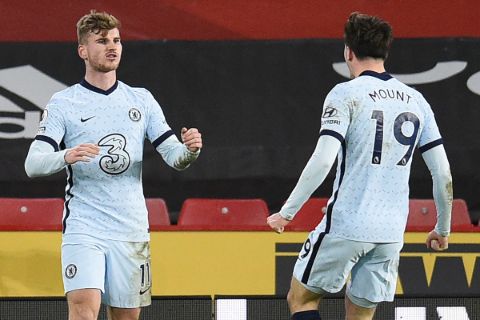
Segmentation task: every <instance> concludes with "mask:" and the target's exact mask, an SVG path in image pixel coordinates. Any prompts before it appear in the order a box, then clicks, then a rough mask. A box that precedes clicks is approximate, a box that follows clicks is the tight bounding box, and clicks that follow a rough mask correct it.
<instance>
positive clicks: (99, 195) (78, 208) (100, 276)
mask: <svg viewBox="0 0 480 320" xmlns="http://www.w3.org/2000/svg"><path fill="white" fill-rule="evenodd" d="M119 29H120V22H119V20H117V19H116V18H115V17H114V16H112V15H110V14H108V13H105V12H96V11H95V10H92V11H91V12H90V13H89V14H86V15H85V16H83V17H82V18H80V20H79V21H78V23H77V35H78V54H79V56H80V58H81V59H83V60H84V61H85V68H86V71H85V78H84V79H83V80H82V81H81V82H80V83H78V84H75V85H73V86H71V87H69V88H67V89H65V90H63V91H61V92H58V93H56V94H54V95H53V97H52V98H51V100H50V102H49V103H48V105H47V107H46V109H45V111H44V113H43V116H42V120H41V122H40V125H39V130H38V134H37V136H36V138H35V140H34V141H33V142H32V144H31V146H30V149H29V152H28V155H27V158H26V161H25V170H26V172H27V174H28V176H30V177H39V176H46V175H50V174H53V173H55V172H58V171H60V170H62V169H63V168H66V171H67V186H66V196H65V210H64V214H63V239H62V267H63V282H64V287H65V292H66V295H67V300H68V307H69V319H70V320H76V319H97V316H98V313H99V308H100V304H101V302H103V303H105V304H106V305H107V306H108V307H107V312H108V316H109V319H114V320H126V319H129V320H130V319H138V318H139V315H140V307H143V306H147V305H149V304H150V303H151V292H150V291H151V290H150V288H151V285H152V282H151V277H150V270H151V267H150V251H149V239H150V237H149V232H148V217H147V209H146V205H145V199H144V195H143V189H142V158H143V145H144V140H145V139H148V140H149V141H150V142H151V143H152V145H153V146H154V147H155V149H156V150H157V151H158V152H159V153H160V154H161V156H162V157H163V159H164V160H165V162H166V163H167V164H168V165H170V166H171V167H173V168H175V169H178V170H183V169H185V168H187V167H188V166H189V165H190V164H191V163H192V162H193V161H194V160H195V159H196V158H197V157H198V155H199V152H200V148H202V138H201V134H200V133H199V132H198V130H197V129H195V128H191V129H187V128H182V130H181V138H182V142H183V143H181V142H180V141H179V140H178V139H177V137H176V136H175V134H174V133H173V131H172V130H171V129H170V127H169V126H168V124H167V122H166V120H165V117H164V115H163V112H162V109H161V108H160V106H159V104H158V103H157V101H156V100H155V99H154V97H153V96H152V94H151V93H150V92H149V91H147V90H146V89H143V88H133V87H130V86H128V85H126V84H125V83H123V82H121V81H118V80H117V77H116V70H117V68H118V66H119V63H120V58H121V55H122V43H121V41H120V32H119Z"/></svg>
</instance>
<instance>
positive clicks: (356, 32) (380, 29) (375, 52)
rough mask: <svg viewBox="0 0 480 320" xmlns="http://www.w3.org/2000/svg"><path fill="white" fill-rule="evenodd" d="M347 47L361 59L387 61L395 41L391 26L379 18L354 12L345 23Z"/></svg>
mask: <svg viewBox="0 0 480 320" xmlns="http://www.w3.org/2000/svg"><path fill="white" fill-rule="evenodd" d="M344 37H345V45H346V46H347V47H349V48H350V49H351V50H352V51H353V52H354V53H355V55H356V56H357V58H359V59H363V58H367V57H371V58H377V59H378V58H381V59H383V60H385V59H386V58H387V56H388V51H389V50H390V45H391V44H392V41H393V32H392V27H391V26H390V24H389V23H388V22H386V21H384V20H382V19H380V18H378V17H375V16H369V15H367V14H362V13H359V12H353V13H351V14H350V16H349V17H348V20H347V22H346V23H345V31H344Z"/></svg>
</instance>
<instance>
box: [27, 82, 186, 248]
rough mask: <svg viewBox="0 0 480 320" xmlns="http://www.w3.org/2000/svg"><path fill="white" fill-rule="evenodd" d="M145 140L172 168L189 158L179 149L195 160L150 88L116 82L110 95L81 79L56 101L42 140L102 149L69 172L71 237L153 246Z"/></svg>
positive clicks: (67, 220) (47, 113)
mask: <svg viewBox="0 0 480 320" xmlns="http://www.w3.org/2000/svg"><path fill="white" fill-rule="evenodd" d="M145 139H148V140H149V141H150V142H151V143H152V144H153V146H154V147H155V148H156V149H157V150H158V151H159V152H160V153H161V154H162V156H163V157H164V159H165V160H166V161H167V162H168V163H169V164H170V165H171V166H173V167H175V166H176V164H178V162H179V161H181V159H182V158H181V156H178V151H180V154H181V155H187V156H188V154H189V152H188V150H187V149H186V147H185V146H184V145H183V144H181V143H180V142H179V141H178V139H177V138H176V137H175V135H174V133H173V132H172V130H171V129H170V127H169V126H168V124H167V122H166V121H165V117H164V115H163V112H162V109H161V108H160V106H159V104H158V103H157V102H156V101H155V99H154V98H153V96H152V95H151V94H150V92H149V91H147V90H146V89H141V88H132V87H130V86H128V85H126V84H124V83H122V82H120V81H117V82H116V84H115V85H114V86H113V87H112V88H111V89H109V90H107V91H104V90H101V89H98V88H96V87H93V86H92V85H90V84H89V83H87V82H86V81H82V82H81V83H80V84H76V85H73V86H71V87H69V88H67V89H65V90H63V91H60V92H58V93H56V94H55V95H54V96H53V97H52V99H51V100H50V102H49V103H48V105H47V107H46V109H45V112H44V116H43V117H42V121H41V122H40V127H39V132H38V135H37V137H36V140H40V141H44V142H47V143H49V144H50V145H52V146H53V148H54V149H55V150H59V149H64V148H67V149H68V148H72V147H75V146H77V145H79V144H82V143H94V144H97V145H98V146H99V147H100V154H99V155H98V156H96V157H95V158H93V159H91V161H90V162H81V161H79V162H77V163H75V164H73V165H68V166H67V167H66V168H67V186H66V197H65V211H64V216H63V229H64V233H65V234H75V233H76V234H87V235H92V236H95V237H97V238H101V239H113V240H121V241H148V240H149V233H148V216H147V209H146V206H145V199H144V195H143V188H142V158H143V146H144V141H145ZM173 149H176V153H177V155H175V157H174V158H175V159H174V160H175V161H171V160H170V161H169V160H168V159H166V158H168V155H167V154H168V153H169V151H170V150H173ZM174 153H175V152H174ZM178 169H182V168H178Z"/></svg>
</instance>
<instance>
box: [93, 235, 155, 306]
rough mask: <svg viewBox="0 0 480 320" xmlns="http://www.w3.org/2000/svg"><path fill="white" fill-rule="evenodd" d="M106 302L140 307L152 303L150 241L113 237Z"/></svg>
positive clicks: (112, 304)
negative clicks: (114, 239)
mask: <svg viewBox="0 0 480 320" xmlns="http://www.w3.org/2000/svg"><path fill="white" fill-rule="evenodd" d="M106 266H107V267H106V268H107V270H106V280H105V294H104V295H103V297H102V299H103V302H104V303H105V304H106V305H109V306H111V307H116V308H138V307H143V306H148V305H150V303H151V286H152V277H151V266H150V245H149V243H148V242H125V241H109V243H108V255H107V263H106Z"/></svg>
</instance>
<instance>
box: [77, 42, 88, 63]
mask: <svg viewBox="0 0 480 320" xmlns="http://www.w3.org/2000/svg"><path fill="white" fill-rule="evenodd" d="M77 51H78V55H79V56H80V58H82V59H83V60H87V57H88V56H87V49H86V48H85V46H84V45H81V44H79V45H78V48H77Z"/></svg>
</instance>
